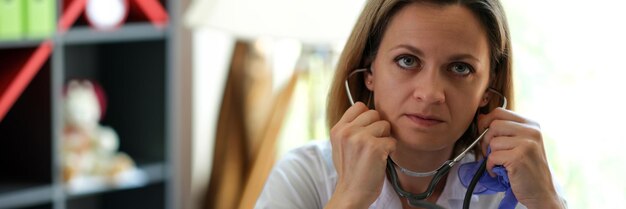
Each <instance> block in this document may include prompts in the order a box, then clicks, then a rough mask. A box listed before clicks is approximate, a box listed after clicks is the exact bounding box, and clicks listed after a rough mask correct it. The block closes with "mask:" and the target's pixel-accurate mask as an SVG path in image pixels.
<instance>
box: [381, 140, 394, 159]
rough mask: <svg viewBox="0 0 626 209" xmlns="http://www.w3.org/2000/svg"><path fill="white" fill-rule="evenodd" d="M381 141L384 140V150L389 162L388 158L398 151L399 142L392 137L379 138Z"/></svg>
mask: <svg viewBox="0 0 626 209" xmlns="http://www.w3.org/2000/svg"><path fill="white" fill-rule="evenodd" d="M379 139H380V140H382V141H383V142H382V144H383V149H384V150H385V153H386V154H385V160H387V157H388V156H389V155H391V153H393V152H395V151H396V143H397V142H398V140H396V139H394V138H392V137H382V138H379Z"/></svg>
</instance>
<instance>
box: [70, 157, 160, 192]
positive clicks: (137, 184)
mask: <svg viewBox="0 0 626 209" xmlns="http://www.w3.org/2000/svg"><path fill="white" fill-rule="evenodd" d="M138 170H139V172H138V173H135V174H133V175H136V178H135V179H134V180H133V181H132V182H127V183H122V184H120V185H117V186H112V185H106V184H104V183H103V182H102V181H101V180H99V179H92V180H88V181H90V182H88V183H89V185H87V186H84V187H81V188H77V189H76V190H72V189H69V188H68V187H67V186H66V190H67V194H68V198H70V199H72V198H77V197H83V196H88V195H94V194H100V193H105V192H112V191H120V190H127V189H134V188H141V187H145V186H147V185H151V184H155V183H160V182H163V181H165V175H164V174H165V166H164V165H163V164H162V163H153V164H148V165H143V166H139V167H138Z"/></svg>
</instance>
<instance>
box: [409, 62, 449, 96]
mask: <svg viewBox="0 0 626 209" xmlns="http://www.w3.org/2000/svg"><path fill="white" fill-rule="evenodd" d="M415 76H416V78H415V79H414V85H413V86H414V90H413V98H414V99H416V100H417V101H419V102H424V103H427V104H443V103H444V102H445V100H446V96H445V80H444V79H443V76H442V75H440V72H439V70H437V69H435V68H432V69H426V68H425V69H422V70H421V71H420V72H419V73H417V74H416V75H415Z"/></svg>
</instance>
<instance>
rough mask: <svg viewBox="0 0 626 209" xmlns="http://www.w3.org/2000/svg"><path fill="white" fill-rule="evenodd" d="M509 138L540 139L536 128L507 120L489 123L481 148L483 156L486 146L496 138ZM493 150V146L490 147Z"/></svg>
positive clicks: (539, 132) (539, 133)
mask: <svg viewBox="0 0 626 209" xmlns="http://www.w3.org/2000/svg"><path fill="white" fill-rule="evenodd" d="M502 136H509V137H527V138H530V139H541V130H539V128H538V127H536V126H533V125H529V124H523V123H518V122H515V121H508V120H495V121H493V122H492V123H491V126H490V128H489V131H487V133H485V136H484V137H483V140H482V143H481V146H482V148H483V154H485V153H486V150H487V146H489V145H490V144H491V140H492V139H493V138H496V137H502ZM492 149H493V146H492Z"/></svg>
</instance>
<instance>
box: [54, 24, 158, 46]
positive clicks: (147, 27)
mask: <svg viewBox="0 0 626 209" xmlns="http://www.w3.org/2000/svg"><path fill="white" fill-rule="evenodd" d="M165 33H166V29H165V28H157V27H155V26H153V25H152V24H150V23H127V24H124V26H122V27H121V28H118V29H116V30H113V31H97V30H95V29H93V28H91V27H89V26H79V27H74V28H72V29H70V30H69V31H68V32H67V33H66V34H65V35H64V36H63V41H64V43H65V44H67V45H76V44H94V43H111V42H131V41H148V40H160V39H164V38H165Z"/></svg>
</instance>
